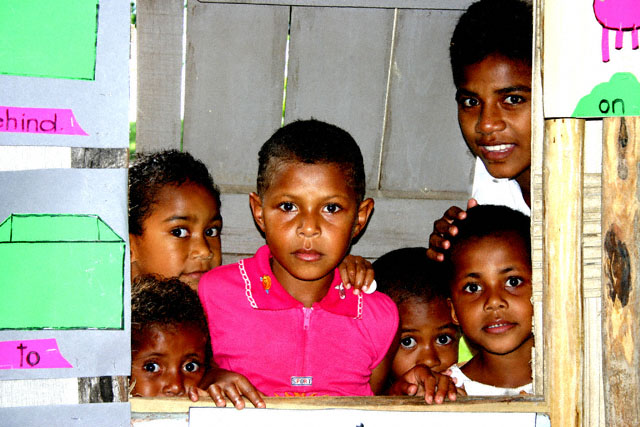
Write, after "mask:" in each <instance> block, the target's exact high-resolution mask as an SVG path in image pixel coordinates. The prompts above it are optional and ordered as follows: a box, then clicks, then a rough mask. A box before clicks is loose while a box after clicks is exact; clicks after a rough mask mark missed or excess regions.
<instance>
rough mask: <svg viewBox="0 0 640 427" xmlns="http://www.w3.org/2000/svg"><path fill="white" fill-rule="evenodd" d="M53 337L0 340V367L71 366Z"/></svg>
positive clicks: (43, 367)
mask: <svg viewBox="0 0 640 427" xmlns="http://www.w3.org/2000/svg"><path fill="white" fill-rule="evenodd" d="M72 367H73V366H71V364H70V363H69V362H67V360H66V359H65V358H64V357H63V356H62V355H61V354H60V350H59V349H58V342H57V341H56V339H55V338H45V339H39V340H20V341H0V369H45V368H72Z"/></svg>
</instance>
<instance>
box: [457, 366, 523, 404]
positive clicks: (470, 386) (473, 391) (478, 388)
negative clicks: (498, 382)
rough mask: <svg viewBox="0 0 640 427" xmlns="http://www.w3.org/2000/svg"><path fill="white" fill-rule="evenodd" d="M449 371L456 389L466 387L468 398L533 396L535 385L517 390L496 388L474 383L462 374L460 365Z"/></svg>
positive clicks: (517, 388)
mask: <svg viewBox="0 0 640 427" xmlns="http://www.w3.org/2000/svg"><path fill="white" fill-rule="evenodd" d="M449 369H451V378H454V379H455V380H456V381H455V383H456V387H464V390H465V391H466V392H467V395H468V396H518V395H520V394H524V393H527V394H533V383H529V384H526V385H523V386H521V387H516V388H503V387H494V386H492V385H488V384H482V383H479V382H477V381H473V380H472V379H470V378H469V377H467V376H466V375H465V374H463V373H462V371H461V370H460V368H459V367H458V365H453V366H451V367H450V368H449Z"/></svg>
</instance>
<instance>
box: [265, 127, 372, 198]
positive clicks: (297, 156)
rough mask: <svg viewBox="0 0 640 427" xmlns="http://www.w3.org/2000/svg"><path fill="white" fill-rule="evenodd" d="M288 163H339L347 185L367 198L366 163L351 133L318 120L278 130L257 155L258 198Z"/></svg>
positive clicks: (361, 196) (358, 194)
mask: <svg viewBox="0 0 640 427" xmlns="http://www.w3.org/2000/svg"><path fill="white" fill-rule="evenodd" d="M286 162H301V163H307V164H323V163H332V164H337V165H338V166H339V167H340V168H341V169H342V171H343V172H344V174H345V176H346V177H347V183H348V184H349V186H350V187H351V188H352V189H353V191H354V192H355V193H356V197H357V199H358V203H360V202H361V201H362V200H363V199H364V194H365V186H366V182H365V175H364V161H363V160H362V153H361V152H360V147H358V144H357V143H356V141H355V140H354V139H353V137H352V136H351V135H349V133H348V132H347V131H345V130H343V129H341V128H339V127H337V126H334V125H332V124H329V123H325V122H321V121H319V120H314V119H311V120H298V121H295V122H292V123H289V124H288V125H286V126H284V127H282V128H280V129H278V130H277V131H276V132H275V133H274V134H273V135H272V136H271V138H269V139H268V140H267V142H265V143H264V144H263V145H262V148H260V152H259V153H258V182H257V186H258V195H259V196H260V197H263V196H264V193H265V192H266V191H267V189H268V188H269V185H270V184H271V180H272V179H273V174H274V172H276V171H277V169H278V166H280V165H281V164H282V163H286Z"/></svg>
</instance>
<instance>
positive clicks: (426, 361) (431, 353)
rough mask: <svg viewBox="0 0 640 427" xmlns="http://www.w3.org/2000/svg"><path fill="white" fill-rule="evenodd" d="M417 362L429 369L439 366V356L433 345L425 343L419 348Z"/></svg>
mask: <svg viewBox="0 0 640 427" xmlns="http://www.w3.org/2000/svg"><path fill="white" fill-rule="evenodd" d="M419 359H420V360H418V363H422V364H423V365H426V366H427V367H429V368H430V369H433V368H435V367H436V366H440V358H439V357H438V352H437V351H436V349H435V348H434V346H433V345H426V346H423V347H422V348H421V351H420V355H419Z"/></svg>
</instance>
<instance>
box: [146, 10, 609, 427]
mask: <svg viewBox="0 0 640 427" xmlns="http://www.w3.org/2000/svg"><path fill="white" fill-rule="evenodd" d="M149 1H150V0H143V1H142V2H149ZM471 2H472V1H465V0H461V1H447V2H443V1H436V0H433V1H411V2H407V1H400V0H397V1H383V2H381V1H377V2H376V1H375V0H352V1H348V2H344V1H343V2H337V1H329V0H327V1H307V2H305V6H302V5H301V4H300V2H298V3H297V5H296V6H295V7H290V6H286V5H285V6H283V5H282V2H281V1H269V0H265V1H259V2H258V1H256V2H253V1H227V2H224V3H219V4H216V2H215V1H210V2H206V1H200V2H190V4H189V6H188V9H187V62H186V67H187V71H186V100H185V130H184V147H185V149H186V150H188V151H190V152H192V153H194V154H195V155H196V156H197V157H200V158H202V159H204V160H205V162H206V163H207V165H208V166H209V167H210V168H211V170H212V171H213V174H214V178H215V180H216V182H217V183H218V184H219V185H220V186H221V187H222V189H223V209H222V212H223V216H224V219H225V226H224V227H225V228H224V231H223V236H224V237H223V251H224V255H225V258H224V262H233V261H235V259H237V258H238V257H242V256H246V255H248V254H251V253H252V252H253V251H254V250H255V248H256V247H257V246H258V245H260V244H261V242H262V239H261V237H260V235H259V234H258V233H257V232H256V230H255V228H254V227H253V224H252V221H251V219H250V216H249V211H248V203H247V197H246V193H247V192H248V191H252V190H253V188H254V180H255V171H256V169H257V160H256V157H257V151H258V148H259V146H260V145H261V144H262V142H263V141H264V140H265V139H266V138H267V137H268V136H269V135H270V134H271V133H272V132H273V131H274V130H275V129H276V128H277V127H278V126H279V125H280V122H281V119H282V117H281V113H282V89H283V84H284V69H285V64H286V58H287V57H286V54H285V52H286V51H287V47H286V46H287V43H286V40H287V38H286V35H287V32H288V25H289V20H290V22H291V39H290V43H291V44H290V46H289V55H290V61H289V65H288V75H289V81H288V87H287V89H288V93H287V109H286V114H285V122H288V121H291V120H293V119H296V118H300V117H302V118H304V117H308V116H310V115H312V116H314V117H316V118H319V119H324V120H328V121H333V122H335V123H336V124H338V125H341V126H343V127H345V128H346V129H347V130H349V131H350V132H351V133H352V134H353V135H354V136H355V137H356V139H357V140H358V142H359V143H360V144H361V147H362V149H363V153H364V154H365V162H366V167H367V175H368V192H369V195H371V196H374V197H375V198H376V203H377V204H376V215H374V218H373V220H372V223H371V224H370V226H369V229H368V230H367V231H368V232H367V233H365V235H364V237H363V238H362V239H361V241H360V242H359V243H358V245H357V246H356V247H355V249H354V252H355V253H358V254H362V255H365V256H368V257H371V258H374V257H377V256H379V255H380V254H382V253H384V252H386V251H388V250H390V249H393V248H395V247H399V246H403V245H406V246H411V245H425V244H426V236H428V234H429V232H430V229H431V223H432V222H433V220H434V219H436V218H437V217H439V216H440V214H441V212H442V211H443V210H444V209H445V208H446V207H448V206H449V205H450V204H451V203H452V202H456V203H458V204H459V205H462V203H463V201H464V199H465V197H466V194H465V193H466V191H467V190H468V186H469V184H470V180H471V176H470V167H471V163H470V162H471V158H470V157H469V154H468V152H467V150H466V147H464V144H463V143H461V138H460V136H459V132H458V130H457V123H456V122H455V105H454V103H453V102H452V94H453V86H452V83H451V81H450V71H449V64H448V54H447V52H446V49H447V44H448V38H449V37H450V31H451V30H452V28H453V25H454V23H455V21H456V19H457V16H459V14H460V13H461V11H462V10H464V9H465V8H466V7H467V6H468V5H469V4H470V3H471ZM140 3H141V2H140V0H139V5H140ZM251 3H259V4H251ZM292 3H293V2H292ZM337 3H342V6H344V5H346V3H349V5H352V6H359V7H360V8H361V9H362V10H361V9H358V8H356V9H343V8H337V9H330V10H325V8H320V7H306V6H330V5H334V6H335V5H336V4H337ZM390 6H391V7H393V6H397V7H398V9H393V8H390ZM369 7H373V8H374V9H373V10H369ZM535 8H536V16H535V19H536V28H537V32H538V37H536V42H537V44H536V47H535V51H534V54H535V55H536V60H535V61H534V63H535V64H538V67H537V69H536V70H535V72H534V82H533V85H534V94H535V96H537V99H541V95H542V90H541V79H540V76H541V72H542V70H541V68H540V67H541V64H542V61H541V52H542V46H541V42H542V37H541V34H542V30H543V22H542V21H543V20H542V19H541V16H542V9H543V2H542V1H537V2H535ZM138 10H139V11H140V10H141V9H140V6H139V9H138ZM139 13H140V12H139ZM174 22H178V19H177V18H176V19H175V21H174ZM425 23H427V24H425ZM140 25H141V23H139V26H140ZM371 27H374V28H373V29H372V28H371ZM360 28H362V33H360V32H359V31H358V30H359V29H360ZM434 34H439V36H436V37H434ZM443 34H445V35H443ZM363 35H367V37H365V36H363ZM173 37H174V38H175V40H177V39H178V35H177V34H175V33H174V34H173ZM174 42H175V41H174ZM174 42H172V43H174ZM325 43H326V45H325ZM158 49H161V47H158V48H156V50H158ZM140 55H141V56H144V55H145V53H144V52H141V53H140ZM140 64H141V65H142V67H140V68H139V72H138V74H139V75H145V74H146V71H145V68H144V65H143V64H142V62H141V63H140ZM160 65H162V64H160ZM337 70H338V71H340V70H341V72H338V71H337ZM164 76H165V79H164V80H159V81H157V82H156V83H155V84H156V85H160V86H162V85H163V84H164V83H165V81H168V80H170V79H177V74H175V73H174V74H173V75H170V74H169V73H168V72H165V73H164ZM148 90H158V88H155V87H154V88H153V89H151V88H149V89H148ZM139 99H141V98H139ZM537 104H538V106H537V107H536V106H535V105H534V113H533V120H534V130H533V139H534V144H533V175H532V176H533V184H532V189H533V199H532V203H533V213H532V232H533V236H534V243H533V264H534V282H535V283H536V284H537V285H536V289H535V290H534V297H533V300H534V306H535V317H536V319H535V324H536V328H538V329H542V330H543V324H542V317H543V305H542V298H543V293H544V289H543V287H542V285H541V284H542V259H543V249H542V229H543V227H542V207H543V189H542V143H541V141H542V137H543V133H544V132H543V127H544V122H543V116H542V109H541V103H540V102H537ZM139 108H140V107H139ZM170 120H173V121H174V123H177V120H179V119H176V118H175V117H172V118H171V119H170ZM434 123H435V124H434ZM139 129H140V128H139ZM139 132H141V130H139ZM142 132H144V131H143V130H142ZM447 132H449V133H447ZM151 144H152V145H150V146H148V147H149V148H148V149H158V148H162V147H164V145H162V144H159V143H155V142H154V141H151ZM153 144H156V145H153ZM146 149H147V148H146V147H145V150H146ZM451 159H457V160H458V163H457V164H454V163H452V162H451ZM460 159H466V161H465V162H462V164H460V162H459V160H460ZM600 194H601V191H600V173H599V171H589V170H586V173H585V174H584V186H583V199H584V201H583V214H584V223H583V235H582V242H583V243H582V245H583V255H582V260H583V261H582V262H583V266H582V274H583V277H584V281H583V286H582V293H583V296H584V299H583V325H582V327H583V331H584V345H585V349H586V351H585V353H584V359H583V360H584V369H583V372H584V375H583V377H584V382H583V385H582V387H583V390H582V393H583V396H584V413H583V418H582V420H583V425H590V426H599V425H604V420H605V419H604V409H603V408H604V404H603V392H602V374H601V370H602V362H601V352H600V342H601V336H600V330H601V329H600V323H599V322H600V317H599V316H600V297H601V292H600V269H601V267H600V264H601V263H600V249H599V248H600V247H601V246H600V226H599V223H600V200H601V195H600ZM537 334H538V336H539V337H540V336H541V334H542V331H540V330H538V331H537ZM542 348H543V346H542V345H539V346H537V347H536V355H535V358H536V364H535V368H536V378H542V375H543V372H544V369H545V365H544V364H543V363H542V362H543V351H542ZM536 390H537V392H538V393H542V391H543V383H542V381H538V382H537V383H536Z"/></svg>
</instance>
